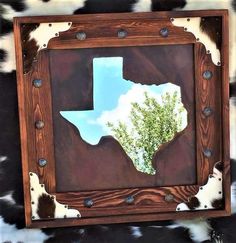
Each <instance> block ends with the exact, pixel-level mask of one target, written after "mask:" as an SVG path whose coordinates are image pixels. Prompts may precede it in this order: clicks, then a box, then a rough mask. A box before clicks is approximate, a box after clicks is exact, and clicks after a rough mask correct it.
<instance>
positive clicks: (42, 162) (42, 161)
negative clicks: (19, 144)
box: [38, 158, 47, 167]
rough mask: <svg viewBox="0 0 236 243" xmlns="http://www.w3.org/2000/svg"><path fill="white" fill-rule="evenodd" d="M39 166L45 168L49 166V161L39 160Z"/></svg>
mask: <svg viewBox="0 0 236 243" xmlns="http://www.w3.org/2000/svg"><path fill="white" fill-rule="evenodd" d="M38 164H39V166H40V167H44V166H45V165H46V164H47V160H46V159H43V158H42V159H39V160H38Z"/></svg>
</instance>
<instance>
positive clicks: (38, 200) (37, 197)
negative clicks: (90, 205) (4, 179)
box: [29, 172, 81, 220]
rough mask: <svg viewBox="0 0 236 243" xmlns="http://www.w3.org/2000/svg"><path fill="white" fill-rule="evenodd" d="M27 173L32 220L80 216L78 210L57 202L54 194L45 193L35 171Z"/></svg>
mask: <svg viewBox="0 0 236 243" xmlns="http://www.w3.org/2000/svg"><path fill="white" fill-rule="evenodd" d="M29 175H30V196H31V212H32V220H40V219H49V218H50V219H52V218H80V217H81V214H80V212H79V211H78V210H76V209H69V208H68V205H64V204H61V203H59V202H57V201H56V198H55V196H52V195H50V194H49V193H47V192H46V190H45V186H44V184H40V183H39V178H38V176H37V175H36V174H35V173H33V172H30V173H29Z"/></svg>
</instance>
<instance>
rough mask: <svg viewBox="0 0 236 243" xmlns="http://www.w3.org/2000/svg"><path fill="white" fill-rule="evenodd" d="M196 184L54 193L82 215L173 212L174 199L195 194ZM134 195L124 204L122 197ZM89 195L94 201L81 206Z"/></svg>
mask: <svg viewBox="0 0 236 243" xmlns="http://www.w3.org/2000/svg"><path fill="white" fill-rule="evenodd" d="M198 188H199V187H198V186H174V187H159V188H135V189H123V190H105V191H90V192H77V193H76V192H75V193H72V192H71V193H57V194H56V198H57V200H59V201H60V202H63V203H65V204H68V205H70V207H71V208H75V209H77V210H79V211H80V213H81V215H82V217H83V218H84V217H85V218H86V217H101V216H107V215H120V214H121V212H122V214H127V215H132V214H141V213H154V212H156V213H158V212H173V211H175V210H176V206H177V204H178V203H180V202H182V200H185V201H187V200H188V198H189V197H191V196H192V195H194V194H196V193H197V191H198ZM169 194H171V195H173V201H172V200H171V201H170V202H167V201H166V200H165V196H166V195H169ZM128 196H133V197H134V203H133V204H131V205H128V204H127V203H126V202H125V199H126V198H127V197H128ZM87 198H90V199H92V200H93V203H94V205H93V206H92V207H91V208H87V207H85V206H84V200H85V199H87Z"/></svg>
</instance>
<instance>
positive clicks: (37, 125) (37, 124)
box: [35, 120, 44, 129]
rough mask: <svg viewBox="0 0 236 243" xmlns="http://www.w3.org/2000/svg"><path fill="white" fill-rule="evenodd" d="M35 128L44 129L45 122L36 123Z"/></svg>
mask: <svg viewBox="0 0 236 243" xmlns="http://www.w3.org/2000/svg"><path fill="white" fill-rule="evenodd" d="M35 127H36V128H37V129H42V128H43V127H44V122H43V121H41V120H39V121H36V122H35Z"/></svg>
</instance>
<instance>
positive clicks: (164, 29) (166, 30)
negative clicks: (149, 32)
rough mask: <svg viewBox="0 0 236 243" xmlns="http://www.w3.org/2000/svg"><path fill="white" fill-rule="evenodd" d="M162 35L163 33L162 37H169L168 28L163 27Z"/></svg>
mask: <svg viewBox="0 0 236 243" xmlns="http://www.w3.org/2000/svg"><path fill="white" fill-rule="evenodd" d="M160 35H161V36H162V37H168V35H169V30H168V29H167V28H162V29H161V30H160Z"/></svg>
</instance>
